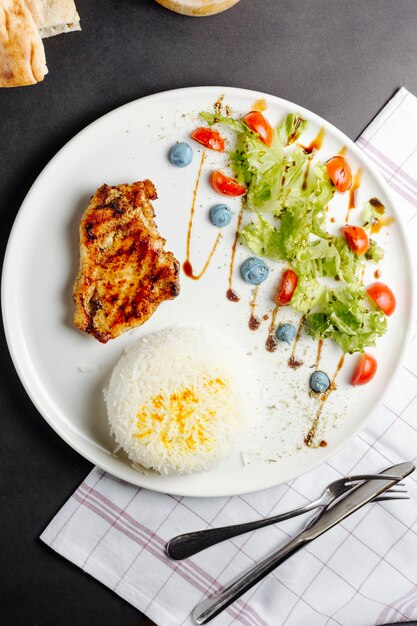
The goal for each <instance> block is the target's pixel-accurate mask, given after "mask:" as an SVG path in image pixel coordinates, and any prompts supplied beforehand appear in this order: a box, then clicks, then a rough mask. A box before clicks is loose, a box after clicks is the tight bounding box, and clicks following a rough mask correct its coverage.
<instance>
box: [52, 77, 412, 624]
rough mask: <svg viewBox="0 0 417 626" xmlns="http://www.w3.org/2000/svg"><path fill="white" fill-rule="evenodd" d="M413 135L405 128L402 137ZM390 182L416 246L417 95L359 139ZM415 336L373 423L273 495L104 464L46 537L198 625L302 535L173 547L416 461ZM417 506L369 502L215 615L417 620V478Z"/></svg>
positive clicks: (102, 574)
mask: <svg viewBox="0 0 417 626" xmlns="http://www.w3.org/2000/svg"><path fill="white" fill-rule="evenodd" d="M404 129H407V131H406V132H404ZM357 143H358V145H359V146H360V147H361V148H362V149H363V150H364V152H366V154H367V156H368V157H369V158H370V159H371V160H372V161H373V162H374V163H375V164H376V165H377V167H378V168H379V169H380V171H381V172H382V174H383V175H384V176H385V178H386V179H387V181H388V184H389V185H390V187H391V189H392V191H393V194H394V196H396V200H397V202H398V204H397V206H398V207H399V208H400V211H402V212H403V214H404V219H405V220H406V221H407V223H408V230H409V234H410V237H411V238H413V237H414V238H415V239H414V241H417V99H416V98H415V97H414V96H412V95H411V94H410V93H409V92H408V91H407V90H406V89H404V88H402V89H400V90H399V91H398V92H397V94H396V95H395V96H394V98H392V100H391V101H390V102H389V103H388V104H387V106H386V107H385V108H384V109H383V111H382V112H381V113H380V114H379V115H378V116H377V117H376V119H375V120H374V121H373V122H372V124H371V125H370V126H369V127H368V128H367V129H366V130H365V131H364V133H363V134H362V135H361V136H360V137H359V139H358V141H357ZM416 352H417V328H416V334H415V335H414V337H413V339H412V344H411V346H410V350H409V354H408V356H407V358H406V360H405V363H404V367H403V368H402V371H401V374H400V375H399V376H398V377H397V384H396V387H395V388H394V389H391V392H390V394H389V396H388V397H386V398H385V403H384V404H383V405H382V406H380V407H379V409H378V410H377V411H376V414H375V416H374V418H373V420H372V421H371V422H370V423H369V424H368V426H367V427H366V429H365V430H364V431H363V432H362V433H361V434H360V435H359V436H358V437H356V439H354V440H353V441H352V442H351V443H350V444H349V445H348V446H347V447H346V448H345V449H344V450H342V451H341V452H339V453H338V454H337V455H336V456H334V457H333V458H332V459H331V461H330V462H328V463H325V464H323V465H321V466H320V467H318V468H317V469H315V470H314V471H312V472H310V473H308V474H306V475H304V476H301V477H300V478H297V479H296V480H293V481H291V482H289V483H287V484H286V485H281V486H279V487H275V488H273V489H268V490H266V491H262V492H258V493H254V494H250V495H244V496H235V497H230V498H208V499H196V498H177V497H173V496H170V495H162V494H158V493H153V492H150V491H147V490H145V489H139V488H136V487H134V486H132V485H128V484H126V483H124V482H122V481H120V480H118V479H116V478H114V477H112V476H110V475H109V474H106V473H105V472H103V471H102V470H100V469H97V468H96V469H94V470H93V471H92V472H91V473H90V474H89V475H88V476H87V478H86V479H85V481H84V482H83V483H82V484H81V485H80V486H79V488H78V489H77V490H76V492H75V493H74V494H73V496H72V497H71V498H70V500H69V501H68V502H67V503H66V504H65V505H64V506H63V508H62V509H61V510H60V511H59V513H58V514H57V515H56V516H55V518H54V519H53V520H52V522H51V523H50V524H49V526H48V527H47V528H46V530H45V531H44V532H43V534H42V536H41V539H42V540H43V541H44V542H45V543H47V544H48V545H49V546H51V548H53V549H54V550H56V551H57V552H59V553H60V554H62V555H63V556H65V557H66V558H67V559H69V560H70V561H72V562H73V563H75V564H76V565H78V566H79V567H81V568H82V569H83V570H84V571H85V572H88V573H89V574H91V576H94V577H95V578H97V579H98V580H100V581H101V582H102V583H104V584H105V585H107V586H108V587H109V588H110V589H112V590H113V591H115V592H116V593H118V594H119V595H120V596H121V597H122V598H124V599H125V600H127V601H128V602H130V603H131V604H132V605H133V606H135V607H137V609H139V610H140V611H142V612H143V613H145V614H146V615H147V616H149V617H150V618H151V619H152V620H154V621H155V622H156V623H157V624H158V625H160V626H180V625H181V626H185V625H190V624H192V623H193V622H192V619H191V617H190V612H191V610H192V609H193V607H194V606H195V605H196V604H197V603H198V602H199V601H200V600H202V599H204V598H206V597H207V596H209V595H210V594H211V593H212V592H213V591H215V590H218V589H220V588H221V587H222V585H224V584H226V583H228V582H229V581H230V580H231V579H233V578H234V577H235V576H237V575H238V574H241V573H242V572H243V571H244V570H245V569H247V568H248V567H250V566H251V565H253V564H254V563H256V562H257V561H258V560H259V559H261V558H262V557H264V556H265V555H266V554H268V553H269V552H270V551H272V550H274V549H276V548H277V546H279V545H280V544H282V543H284V542H286V541H287V540H288V538H289V537H290V535H291V534H292V533H293V532H295V531H297V530H299V528H300V526H301V524H302V523H303V522H300V521H299V520H298V521H297V520H290V521H288V522H285V523H282V524H279V525H277V526H273V527H269V528H266V529H264V530H261V531H257V532H256V533H252V534H247V535H242V536H241V537H238V538H236V539H235V540H233V541H227V542H225V543H224V544H222V545H221V547H220V546H218V547H216V548H212V549H210V550H207V551H205V552H203V553H200V554H198V555H196V556H195V557H194V558H191V559H188V560H186V561H181V562H173V561H170V560H169V559H168V558H167V557H166V556H165V551H164V549H165V544H166V542H167V541H168V540H169V539H170V538H171V537H173V536H174V535H177V534H179V533H182V532H185V531H186V530H197V529H203V528H207V527H211V526H222V525H226V524H233V523H236V522H243V521H245V520H247V521H249V520H253V519H255V518H258V517H265V516H268V515H272V514H276V513H279V512H282V511H285V510H287V509H292V508H294V507H297V506H300V505H302V504H305V503H306V502H308V501H309V499H311V498H312V497H316V496H317V495H318V489H319V488H320V487H321V486H324V485H325V484H327V483H328V482H330V481H332V480H334V479H336V478H339V477H341V476H343V475H346V474H354V473H355V472H356V473H358V472H360V473H363V472H373V471H375V470H380V469H383V468H385V467H387V466H389V465H392V464H394V463H397V462H399V461H402V460H405V459H406V460H412V459H414V460H415V459H416V455H417V361H416V358H415V354H416ZM407 487H408V489H409V491H410V494H411V496H412V499H411V500H409V501H404V502H403V503H390V502H386V503H382V504H378V505H372V506H367V507H364V508H363V509H361V510H360V511H358V512H357V513H356V514H355V515H352V516H351V517H349V518H348V519H346V520H345V521H344V522H343V523H341V524H339V525H338V526H336V527H335V528H334V529H333V530H331V531H330V532H329V533H326V534H325V535H323V536H322V537H320V538H319V539H317V540H316V541H314V542H313V543H312V544H310V545H309V546H308V547H307V548H305V549H303V550H301V551H300V552H298V553H297V554H296V555H294V556H293V557H291V558H290V559H289V560H288V561H286V562H285V563H284V564H283V565H281V566H280V567H279V568H278V569H277V570H276V571H275V572H273V573H272V574H270V575H269V576H267V578H265V579H264V580H263V581H262V582H261V583H260V584H258V585H256V586H255V587H254V588H253V589H251V590H250V591H249V592H248V593H246V594H245V595H244V596H243V597H242V598H240V599H239V600H238V601H237V602H235V603H234V604H233V605H232V606H230V607H229V608H228V609H227V610H226V611H224V613H223V614H221V615H220V616H218V617H217V618H215V620H214V622H213V623H214V624H217V625H219V626H226V625H227V626H229V625H231V624H243V625H244V626H277V625H280V626H283V625H285V626H300V625H301V624H309V626H315V625H324V624H330V625H336V624H339V625H343V626H370V625H377V624H378V625H380V624H386V623H388V622H395V621H405V620H407V619H412V618H415V619H417V507H416V504H415V503H416V502H417V480H416V478H415V477H413V475H412V476H411V477H410V478H409V479H408V480H407Z"/></svg>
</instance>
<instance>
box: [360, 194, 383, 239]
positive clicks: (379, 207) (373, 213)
mask: <svg viewBox="0 0 417 626" xmlns="http://www.w3.org/2000/svg"><path fill="white" fill-rule="evenodd" d="M384 213H385V206H384V205H383V204H382V202H381V201H380V200H378V198H371V199H370V200H369V201H368V202H367V203H366V204H365V208H364V210H363V212H362V222H363V227H364V229H365V230H366V231H370V230H371V228H372V226H373V225H374V224H377V223H378V220H379V219H380V218H381V217H382V216H383V215H384Z"/></svg>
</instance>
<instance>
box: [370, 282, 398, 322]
mask: <svg viewBox="0 0 417 626" xmlns="http://www.w3.org/2000/svg"><path fill="white" fill-rule="evenodd" d="M366 293H367V294H368V296H369V297H370V298H371V300H373V301H374V302H375V304H376V305H377V306H378V307H379V308H380V309H381V311H383V312H384V313H385V315H392V314H393V313H394V311H395V305H396V302H395V296H394V294H393V293H392V291H391V289H390V288H389V287H388V286H387V285H385V283H379V282H376V283H372V285H369V287H368V288H367V290H366Z"/></svg>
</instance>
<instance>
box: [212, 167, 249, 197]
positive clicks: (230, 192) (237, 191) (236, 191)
mask: <svg viewBox="0 0 417 626" xmlns="http://www.w3.org/2000/svg"><path fill="white" fill-rule="evenodd" d="M210 183H211V186H212V187H213V189H214V191H217V193H221V194H222V196H243V194H244V193H246V187H244V186H243V185H239V183H238V182H237V181H236V180H235V179H234V178H230V177H229V176H226V175H225V174H223V173H222V172H221V171H220V170H215V171H214V172H213V173H212V175H211V176H210Z"/></svg>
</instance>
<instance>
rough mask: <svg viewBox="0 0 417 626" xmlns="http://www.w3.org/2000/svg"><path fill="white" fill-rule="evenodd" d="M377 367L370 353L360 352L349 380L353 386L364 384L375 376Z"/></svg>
mask: <svg viewBox="0 0 417 626" xmlns="http://www.w3.org/2000/svg"><path fill="white" fill-rule="evenodd" d="M376 369H377V362H376V359H375V357H373V356H372V354H367V353H366V352H365V353H364V354H362V355H361V356H360V358H359V361H358V363H357V365H356V368H355V371H354V372H353V376H352V380H351V381H350V382H351V384H352V385H353V386H356V385H366V383H369V381H370V380H372V379H373V377H374V376H375V373H376Z"/></svg>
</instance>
